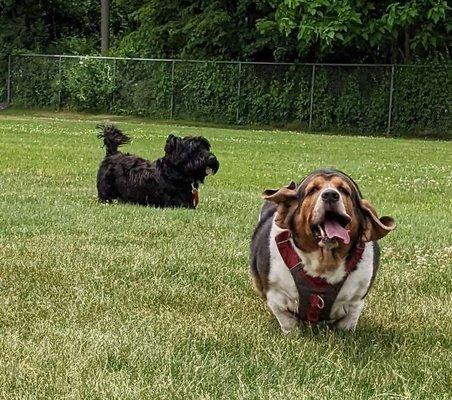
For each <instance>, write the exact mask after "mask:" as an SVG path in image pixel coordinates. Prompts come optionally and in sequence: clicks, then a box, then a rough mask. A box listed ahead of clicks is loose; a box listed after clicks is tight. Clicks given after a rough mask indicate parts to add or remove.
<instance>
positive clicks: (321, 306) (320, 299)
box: [317, 295, 325, 310]
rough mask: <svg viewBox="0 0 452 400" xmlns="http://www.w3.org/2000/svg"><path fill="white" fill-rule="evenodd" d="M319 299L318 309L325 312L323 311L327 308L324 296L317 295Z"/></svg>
mask: <svg viewBox="0 0 452 400" xmlns="http://www.w3.org/2000/svg"><path fill="white" fill-rule="evenodd" d="M317 299H318V301H317V307H318V308H319V309H320V310H323V309H324V308H325V300H323V297H322V296H319V295H317Z"/></svg>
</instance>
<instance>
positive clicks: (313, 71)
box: [309, 64, 315, 129]
mask: <svg viewBox="0 0 452 400" xmlns="http://www.w3.org/2000/svg"><path fill="white" fill-rule="evenodd" d="M314 82H315V64H313V66H312V76H311V104H310V106H309V129H311V127H312V111H313V109H314Z"/></svg>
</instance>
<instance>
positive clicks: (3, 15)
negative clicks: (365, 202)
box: [0, 0, 452, 134]
mask: <svg viewBox="0 0 452 400" xmlns="http://www.w3.org/2000/svg"><path fill="white" fill-rule="evenodd" d="M100 8H101V7H100V1H98V0H96V1H94V0H48V1H32V0H0V53H3V54H11V53H12V54H14V53H17V52H20V53H24V52H35V53H47V54H75V55H98V54H99V53H100ZM451 30H452V23H451V8H450V7H449V6H448V3H447V1H442V0H412V1H405V2H397V1H385V0H379V1H364V0H342V1H335V0H291V1H288V0H285V1H283V0H262V1H261V0H240V1H225V0H221V1H218V0H199V1H186V0H185V1H184V0H173V1H162V0H152V1H140V0H110V49H109V55H111V56H124V57H152V58H180V59H203V60H240V61H276V62H294V63H306V62H326V63H330V62H333V63H337V62H341V63H352V62H353V63H391V64H392V63H395V64H416V65H418V64H421V65H425V64H428V65H429V67H423V68H421V69H419V68H402V67H398V68H396V71H395V76H394V105H393V111H394V131H395V132H402V133H405V132H407V131H410V132H421V133H427V134H430V133H432V132H436V131H443V132H444V131H449V130H450V129H451V118H450V97H451V96H450V93H451V80H450V71H451V69H450V68H447V67H445V65H447V64H448V63H449V62H450V44H451V39H450V38H451V35H450V32H451ZM14 68H15V76H14V78H15V79H16V80H15V86H14V87H13V94H14V96H15V101H16V102H17V103H22V104H23V105H27V106H55V105H57V106H58V107H61V106H64V107H67V108H71V109H76V110H103V111H110V112H116V113H126V114H139V115H145V116H153V117H155V116H157V117H160V118H166V117H168V115H169V112H170V108H171V104H170V102H171V95H172V94H173V101H174V104H173V106H174V110H173V111H174V112H173V116H174V117H180V118H187V119H197V120H203V121H205V120H209V121H211V120H214V121H215V122H226V123H236V122H238V123H243V124H244V123H256V124H284V125H289V126H290V125H294V126H300V127H304V126H306V124H307V123H308V119H309V115H308V113H309V100H310V99H309V97H310V93H309V86H310V80H311V71H310V70H309V69H306V68H303V67H301V66H300V67H277V68H273V67H264V66H262V67H259V66H247V67H243V69H242V71H241V72H240V73H238V71H237V68H236V67H235V66H232V65H219V66H213V65H207V64H200V65H189V64H178V65H177V68H176V75H175V84H174V86H173V85H172V84H171V66H170V65H163V64H158V65H157V64H146V65H145V64H143V63H133V64H132V63H125V62H123V63H122V64H121V63H119V64H116V65H114V66H113V65H112V64H111V63H106V62H99V61H92V62H88V61H86V62H84V63H79V62H77V61H75V62H72V61H70V60H69V61H68V60H65V61H64V64H63V70H62V73H61V75H59V74H58V66H57V65H56V63H55V60H36V59H33V60H16V61H15V64H14ZM0 74H3V76H5V74H6V58H5V57H3V59H2V60H0ZM239 78H240V80H241V93H240V94H238V93H237V89H236V88H237V81H238V79H239ZM389 78H390V68H380V69H378V68H373V69H365V68H360V69H353V70H350V69H347V68H345V69H344V68H343V69H332V68H326V67H325V68H322V69H319V70H318V71H317V74H316V81H315V84H316V86H315V87H316V89H315V102H314V119H313V127H314V128H317V129H342V130H351V131H358V132H371V133H374V132H384V131H385V130H386V127H387V119H388V116H387V114H388V98H389ZM13 83H14V82H13ZM57 97H58V98H57ZM2 98H3V99H4V98H5V90H4V89H3V88H1V89H0V101H1V100H2ZM57 103H58V104H57ZM237 109H239V113H237Z"/></svg>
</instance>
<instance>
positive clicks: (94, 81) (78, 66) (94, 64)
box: [60, 58, 115, 111]
mask: <svg viewBox="0 0 452 400" xmlns="http://www.w3.org/2000/svg"><path fill="white" fill-rule="evenodd" d="M114 91H115V82H114V71H113V65H112V63H111V62H110V61H104V60H97V59H85V58H81V59H71V58H70V59H66V60H64V61H63V63H62V79H61V93H62V94H61V104H60V105H61V106H66V107H67V108H69V109H74V110H79V111H84V110H93V111H109V110H110V106H111V102H112V95H113V93H114Z"/></svg>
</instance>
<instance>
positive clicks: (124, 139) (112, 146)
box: [97, 123, 130, 155]
mask: <svg viewBox="0 0 452 400" xmlns="http://www.w3.org/2000/svg"><path fill="white" fill-rule="evenodd" d="M97 128H99V129H100V130H101V131H100V132H99V133H98V134H97V137H98V138H99V139H102V140H103V141H104V146H105V148H106V149H107V155H112V154H116V153H117V152H118V147H119V146H122V145H123V144H127V143H129V142H130V138H129V137H128V136H126V135H124V133H122V132H121V131H120V130H119V129H118V128H117V127H116V126H115V125H113V124H109V123H107V124H100V125H97Z"/></svg>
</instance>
